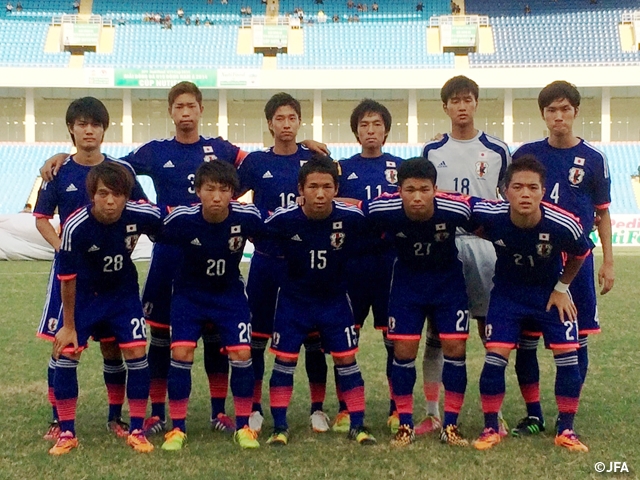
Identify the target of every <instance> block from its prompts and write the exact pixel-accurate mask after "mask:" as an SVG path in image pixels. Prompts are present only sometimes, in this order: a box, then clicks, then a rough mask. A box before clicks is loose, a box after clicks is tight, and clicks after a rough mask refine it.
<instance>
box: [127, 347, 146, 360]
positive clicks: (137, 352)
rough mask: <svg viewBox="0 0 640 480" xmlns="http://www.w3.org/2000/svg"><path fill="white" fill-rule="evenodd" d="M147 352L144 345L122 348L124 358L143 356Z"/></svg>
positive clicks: (132, 358) (131, 358) (130, 358)
mask: <svg viewBox="0 0 640 480" xmlns="http://www.w3.org/2000/svg"><path fill="white" fill-rule="evenodd" d="M146 353H147V349H146V347H145V346H139V347H132V348H123V349H122V356H123V357H124V359H125V360H134V359H136V358H141V357H144V356H145V355H146Z"/></svg>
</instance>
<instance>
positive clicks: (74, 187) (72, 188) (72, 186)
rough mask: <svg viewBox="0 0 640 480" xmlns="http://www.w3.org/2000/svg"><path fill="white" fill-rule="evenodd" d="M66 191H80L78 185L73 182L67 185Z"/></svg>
mask: <svg viewBox="0 0 640 480" xmlns="http://www.w3.org/2000/svg"><path fill="white" fill-rule="evenodd" d="M66 191H67V192H77V191H78V189H77V188H76V186H75V185H74V184H73V183H72V184H71V185H69V186H68V187H67V190H66Z"/></svg>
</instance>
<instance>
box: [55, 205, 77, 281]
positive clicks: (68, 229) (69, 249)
mask: <svg viewBox="0 0 640 480" xmlns="http://www.w3.org/2000/svg"><path fill="white" fill-rule="evenodd" d="M80 211H81V210H80ZM72 218H73V215H72V216H71V217H69V219H68V220H69V221H67V222H66V223H65V226H64V227H63V229H62V242H61V244H60V252H59V253H58V261H59V262H60V264H59V267H58V280H62V281H65V280H73V279H74V278H76V276H77V274H78V268H79V266H80V262H81V260H82V259H81V253H80V252H82V246H81V243H82V241H81V238H80V235H79V233H78V232H79V229H78V227H75V228H73V227H74V226H75V225H74V222H71V221H70V220H71V219H72Z"/></svg>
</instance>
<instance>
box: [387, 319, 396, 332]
mask: <svg viewBox="0 0 640 480" xmlns="http://www.w3.org/2000/svg"><path fill="white" fill-rule="evenodd" d="M388 326H389V330H395V329H396V319H395V318H394V317H389V324H388Z"/></svg>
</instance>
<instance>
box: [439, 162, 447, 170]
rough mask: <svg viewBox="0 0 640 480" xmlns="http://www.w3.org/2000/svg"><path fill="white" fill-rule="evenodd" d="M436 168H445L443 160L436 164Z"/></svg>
mask: <svg viewBox="0 0 640 480" xmlns="http://www.w3.org/2000/svg"><path fill="white" fill-rule="evenodd" d="M438 168H447V164H446V163H444V160H443V161H441V162H440V163H439V164H438Z"/></svg>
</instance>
